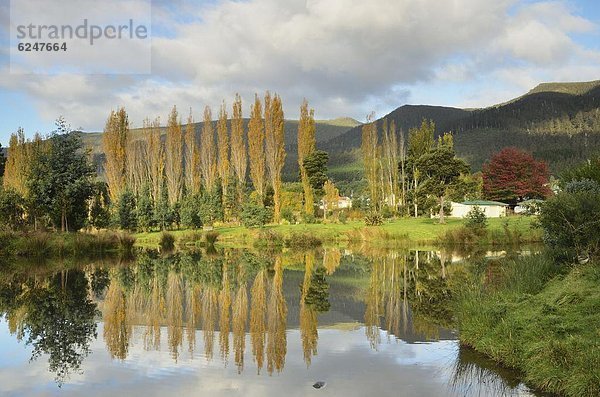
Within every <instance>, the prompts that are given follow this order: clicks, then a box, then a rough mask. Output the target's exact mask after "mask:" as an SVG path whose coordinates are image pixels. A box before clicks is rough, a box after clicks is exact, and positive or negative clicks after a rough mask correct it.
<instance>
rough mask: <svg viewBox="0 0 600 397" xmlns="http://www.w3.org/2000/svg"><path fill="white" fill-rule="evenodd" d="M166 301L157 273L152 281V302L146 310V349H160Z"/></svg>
mask: <svg viewBox="0 0 600 397" xmlns="http://www.w3.org/2000/svg"><path fill="white" fill-rule="evenodd" d="M164 307H165V301H164V298H163V293H162V286H161V284H160V281H159V278H158V276H157V275H156V274H154V276H153V277H152V280H151V281H150V302H149V304H148V310H147V312H146V316H145V317H146V320H147V325H146V332H145V334H144V346H145V348H146V349H150V348H152V349H154V350H159V349H160V325H161V320H162V317H163V312H164Z"/></svg>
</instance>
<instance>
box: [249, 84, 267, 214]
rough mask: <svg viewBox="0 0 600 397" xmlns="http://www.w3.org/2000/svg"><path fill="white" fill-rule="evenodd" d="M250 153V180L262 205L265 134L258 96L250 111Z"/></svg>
mask: <svg viewBox="0 0 600 397" xmlns="http://www.w3.org/2000/svg"><path fill="white" fill-rule="evenodd" d="M248 152H249V158H250V178H251V179H252V184H253V185H254V189H255V190H256V193H257V194H258V196H259V198H260V201H261V204H262V200H263V199H264V187H265V132H264V123H263V118H262V104H261V102H260V99H259V98H258V95H255V96H254V105H253V106H252V110H251V111H250V121H249V123H248Z"/></svg>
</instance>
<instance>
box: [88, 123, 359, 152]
mask: <svg viewBox="0 0 600 397" xmlns="http://www.w3.org/2000/svg"><path fill="white" fill-rule="evenodd" d="M359 124H360V123H359V122H358V121H356V120H354V119H352V118H349V117H348V118H337V119H332V120H319V121H316V122H315V129H316V131H315V134H316V137H317V142H325V141H328V140H331V139H333V138H335V137H337V136H339V135H342V134H343V133H345V132H346V131H348V130H349V129H350V128H352V127H354V126H356V125H359ZM203 125H204V123H203V122H199V123H194V129H195V130H196V136H197V137H198V138H199V137H200V131H202V126H203ZM247 126H248V119H244V128H247ZM185 127H186V125H185V124H184V125H183V126H182V128H183V129H185ZM213 127H214V129H215V130H216V122H213ZM284 129H285V144H286V146H288V147H289V148H291V149H292V150H295V147H296V140H297V134H298V120H285V124H284ZM161 132H162V133H163V134H165V132H166V127H165V126H162V127H161ZM131 134H132V137H133V139H134V140H135V139H142V138H143V132H142V129H141V128H133V129H131ZM81 137H82V140H83V143H84V145H85V146H86V147H89V148H91V149H92V153H93V154H95V155H99V154H102V132H82V133H81Z"/></svg>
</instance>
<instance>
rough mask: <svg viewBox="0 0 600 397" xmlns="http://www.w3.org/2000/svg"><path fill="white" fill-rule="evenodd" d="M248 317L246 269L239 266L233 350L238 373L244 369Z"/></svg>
mask: <svg viewBox="0 0 600 397" xmlns="http://www.w3.org/2000/svg"><path fill="white" fill-rule="evenodd" d="M247 319H248V290H247V287H246V278H245V271H244V267H243V266H242V265H240V266H239V273H238V288H237V291H236V293H235V300H234V302H233V350H234V352H235V365H236V366H237V369H238V373H241V372H242V370H243V369H244V350H245V348H246V321H247Z"/></svg>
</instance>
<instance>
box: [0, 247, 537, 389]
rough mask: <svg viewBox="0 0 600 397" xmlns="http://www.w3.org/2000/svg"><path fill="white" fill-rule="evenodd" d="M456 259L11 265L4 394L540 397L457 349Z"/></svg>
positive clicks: (199, 257) (2, 292)
mask: <svg viewBox="0 0 600 397" xmlns="http://www.w3.org/2000/svg"><path fill="white" fill-rule="evenodd" d="M440 257H441V260H440ZM452 259H453V258H452V257H451V256H448V255H443V254H440V253H434V252H416V251H402V252H398V251H385V252H381V251H380V252H363V253H362V254H356V253H351V252H348V251H341V250H338V249H321V250H318V251H310V252H285V253H283V254H281V253H262V254H261V253H255V252H249V251H239V250H227V251H221V252H217V253H214V252H213V253H211V254H207V253H205V252H196V253H178V254H173V255H167V256H164V255H163V256H161V255H159V254H158V253H155V252H147V253H143V254H140V255H138V257H137V259H136V260H135V261H132V262H123V263H110V262H94V263H86V264H76V265H73V264H68V265H60V264H52V265H51V266H50V265H46V266H45V267H32V268H27V270H24V269H25V268H24V267H22V266H21V267H15V269H16V270H11V271H7V272H5V274H3V276H2V278H1V279H0V313H2V320H1V321H0V346H1V347H0V349H1V353H2V354H0V395H3V396H4V395H8V396H29V395H32V396H42V395H61V396H67V395H73V396H79V395H86V396H106V395H115V396H116V395H130V396H137V395H144V396H165V395H173V396H192V395H193V396H198V395H207V396H208V395H210V396H220V395H223V396H225V395H226V396H231V395H243V396H281V395H286V396H296V395H298V396H304V395H336V396H337V395H339V396H342V395H343V396H366V395H370V394H373V395H394V396H396V395H402V396H446V395H448V396H502V395H519V396H529V395H532V394H531V393H530V392H529V391H528V390H527V388H526V387H525V386H523V385H522V384H520V382H519V380H518V377H517V376H516V374H514V373H513V372H511V371H507V370H503V369H501V368H498V367H496V366H495V365H494V364H493V363H491V362H489V361H487V360H485V359H483V358H482V357H481V356H479V355H477V354H476V353H474V352H472V351H470V350H467V349H464V348H461V347H459V344H458V342H457V340H456V334H455V332H454V331H453V330H452V328H451V324H452V313H451V312H450V309H449V307H448V298H449V288H450V283H452V282H453V280H455V279H459V278H460V277H462V275H464V272H465V271H466V270H465V266H464V265H463V264H462V262H458V261H453V260H452ZM64 266H67V267H68V269H69V270H66V267H64ZM48 267H51V268H52V269H54V270H53V271H51V270H47V269H48ZM319 381H320V382H324V387H322V388H320V389H316V388H314V387H313V385H314V384H315V383H316V382H319Z"/></svg>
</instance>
